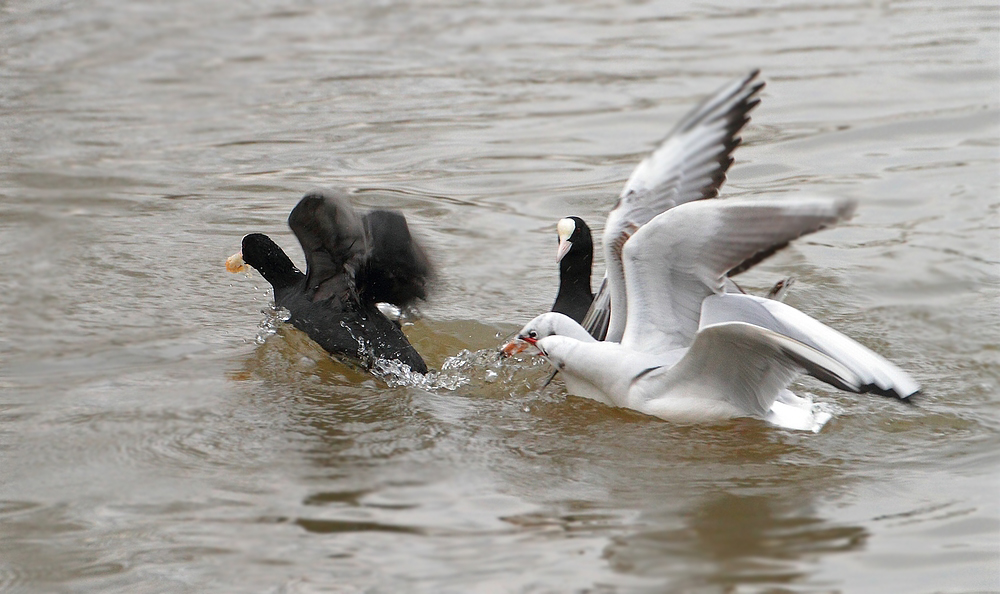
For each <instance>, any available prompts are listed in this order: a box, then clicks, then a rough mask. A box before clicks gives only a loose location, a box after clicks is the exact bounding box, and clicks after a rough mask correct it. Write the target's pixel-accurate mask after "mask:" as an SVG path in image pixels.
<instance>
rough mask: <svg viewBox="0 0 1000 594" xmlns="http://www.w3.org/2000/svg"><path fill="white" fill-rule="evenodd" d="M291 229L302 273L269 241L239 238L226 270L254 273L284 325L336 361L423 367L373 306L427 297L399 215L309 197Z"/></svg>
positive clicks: (419, 255)
mask: <svg viewBox="0 0 1000 594" xmlns="http://www.w3.org/2000/svg"><path fill="white" fill-rule="evenodd" d="M288 222H289V226H290V227H291V228H292V231H293V232H294V233H295V235H296V237H297V238H298V239H299V243H301V245H302V249H303V251H304V252H305V255H306V273H302V272H301V271H300V270H299V269H297V268H296V267H295V265H294V264H293V263H292V261H291V259H289V258H288V256H287V255H286V254H285V253H284V251H282V249H281V248H280V247H278V245H277V244H275V243H274V241H272V240H271V239H270V238H269V237H267V236H266V235H263V234H260V233H252V234H250V235H247V236H246V237H244V238H243V242H242V252H241V253H240V254H236V255H234V256H233V257H232V258H231V260H232V261H233V262H227V267H228V268H230V269H231V270H234V271H235V270H238V269H240V264H241V263H246V264H247V265H249V266H252V267H253V268H254V269H256V270H257V271H258V272H260V273H261V276H263V277H264V279H265V280H267V281H268V282H269V283H270V284H271V286H272V287H273V289H274V304H275V307H279V308H284V309H287V310H288V312H289V314H290V317H289V320H288V321H289V322H290V323H291V324H292V325H293V326H295V327H296V328H298V329H299V330H301V331H303V332H305V333H306V334H308V335H309V337H310V338H311V339H313V340H314V341H315V342H316V343H317V344H319V345H320V346H321V347H323V348H324V349H325V350H326V351H328V352H330V353H331V354H334V355H340V356H346V357H348V358H351V359H353V360H356V361H359V362H360V363H362V364H363V365H364V366H366V367H370V366H371V365H372V364H373V363H374V362H375V361H376V360H379V359H384V360H396V361H399V362H400V363H403V364H405V365H408V366H409V367H410V369H411V370H412V371H416V372H419V373H426V371H427V366H426V364H425V363H424V361H423V359H422V358H421V357H420V355H419V354H418V353H417V351H416V349H414V348H413V346H412V345H411V344H410V343H409V341H408V340H407V338H406V335H405V334H403V332H402V330H401V329H400V327H399V325H398V324H396V323H395V322H393V321H391V320H389V319H388V318H387V317H385V315H383V314H382V312H381V311H379V309H378V307H377V306H376V303H377V302H381V301H385V302H390V303H392V304H394V305H397V306H399V307H405V306H407V305H409V304H410V303H412V302H413V301H414V300H416V299H422V298H424V297H425V296H426V289H425V284H426V280H427V277H428V276H429V274H430V266H429V264H428V262H427V259H426V256H425V255H424V253H423V250H422V249H421V248H420V246H419V245H418V244H416V242H414V241H413V239H412V237H410V235H409V230H408V228H407V226H406V220H405V218H403V216H402V215H401V214H399V213H393V212H389V211H374V212H372V213H368V214H367V215H365V216H364V217H358V216H357V214H356V213H355V212H354V210H353V208H352V207H351V205H350V203H349V202H348V201H347V198H346V197H345V196H344V195H341V194H337V193H332V192H313V193H310V194H307V195H306V196H305V197H304V198H303V199H302V200H301V201H300V202H299V204H298V205H297V206H296V207H295V208H294V209H293V210H292V213H291V214H290V215H289V218H288Z"/></svg>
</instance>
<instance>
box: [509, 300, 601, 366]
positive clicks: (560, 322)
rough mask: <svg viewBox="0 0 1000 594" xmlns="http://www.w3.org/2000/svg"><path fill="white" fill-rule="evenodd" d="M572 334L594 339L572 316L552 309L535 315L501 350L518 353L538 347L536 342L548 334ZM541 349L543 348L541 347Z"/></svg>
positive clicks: (576, 336) (578, 337)
mask: <svg viewBox="0 0 1000 594" xmlns="http://www.w3.org/2000/svg"><path fill="white" fill-rule="evenodd" d="M557 335H558V336H570V337H573V338H576V339H577V340H591V341H592V340H593V338H591V337H590V335H589V334H587V331H586V330H584V329H583V327H582V326H580V325H579V324H577V323H576V322H575V321H573V319H572V318H570V317H569V316H566V315H564V314H561V313H556V312H554V311H550V312H548V313H543V314H542V315H540V316H537V317H535V319H533V320H531V321H530V322H528V323H527V324H525V325H524V327H523V328H521V330H519V331H518V333H517V337H515V338H514V339H513V340H510V341H508V342H507V343H506V344H504V345H503V348H502V349H501V352H502V353H503V354H504V355H507V356H508V357H509V356H510V355H514V354H517V353H522V352H524V351H526V350H527V349H528V347H532V346H533V347H535V348H538V346H537V345H536V343H537V342H538V341H539V340H541V339H543V338H546V337H548V336H557ZM539 350H541V349H539Z"/></svg>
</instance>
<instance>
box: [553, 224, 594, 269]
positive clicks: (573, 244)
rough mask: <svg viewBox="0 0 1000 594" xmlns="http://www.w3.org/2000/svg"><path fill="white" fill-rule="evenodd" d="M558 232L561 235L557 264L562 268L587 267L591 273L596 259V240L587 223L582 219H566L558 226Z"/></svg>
mask: <svg viewBox="0 0 1000 594" xmlns="http://www.w3.org/2000/svg"><path fill="white" fill-rule="evenodd" d="M556 232H557V233H558V234H559V248H558V250H557V251H556V262H559V263H560V265H561V267H562V268H565V267H566V265H567V264H577V265H579V266H583V265H586V267H587V269H588V271H589V269H590V263H591V261H592V260H593V258H594V240H593V238H592V237H591V235H590V227H588V226H587V223H585V222H584V221H583V219H581V218H580V217H566V218H565V219H560V220H559V223H557V224H556Z"/></svg>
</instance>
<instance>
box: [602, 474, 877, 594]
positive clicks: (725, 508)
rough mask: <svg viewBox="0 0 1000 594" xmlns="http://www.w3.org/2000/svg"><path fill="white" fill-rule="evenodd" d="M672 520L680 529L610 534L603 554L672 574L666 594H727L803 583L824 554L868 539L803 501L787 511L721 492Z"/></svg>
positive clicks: (620, 564) (772, 500)
mask: <svg viewBox="0 0 1000 594" xmlns="http://www.w3.org/2000/svg"><path fill="white" fill-rule="evenodd" d="M663 520H664V519H663V518H657V519H656V520H655V521H649V523H650V524H653V525H659V524H662V523H664V522H663ZM677 520H678V521H679V522H680V523H681V524H682V526H681V527H679V528H675V529H668V530H662V529H653V530H640V531H637V532H635V533H633V534H630V535H627V536H623V537H617V538H615V539H614V542H613V544H611V545H610V546H609V547H608V548H607V551H606V557H607V559H608V560H609V561H610V563H611V564H612V566H613V567H615V569H616V570H618V571H622V572H626V573H630V574H631V573H634V574H639V575H642V576H646V577H652V576H658V577H663V578H669V579H668V583H669V584H670V591H677V592H693V591H701V590H705V589H711V590H716V589H719V588H721V590H722V591H727V592H728V591H733V590H734V589H736V590H739V589H740V586H748V585H753V586H758V587H761V586H764V585H767V586H770V587H775V586H782V585H792V584H799V583H802V582H803V581H807V580H808V578H809V575H810V574H811V573H812V572H813V568H812V567H811V565H812V563H813V562H815V560H816V559H818V558H820V556H821V555H825V554H829V553H837V552H846V551H852V550H859V549H862V548H863V547H864V546H865V543H866V541H867V539H868V536H869V533H868V531H867V530H866V529H865V528H864V527H862V526H842V525H837V524H834V523H831V522H829V521H828V520H825V519H823V518H822V517H819V516H818V515H816V514H815V513H813V512H811V511H810V509H809V507H808V505H806V506H795V507H794V508H791V509H789V508H788V506H787V505H786V504H784V503H783V502H782V501H781V499H780V498H779V497H775V495H773V494H769V495H743V494H738V493H734V492H723V493H719V494H716V495H712V496H708V497H706V498H705V501H704V502H703V503H702V504H701V505H699V506H697V507H694V508H692V509H688V510H685V511H683V512H681V513H680V514H679V517H678V518H677ZM647 521H648V519H647ZM641 523H642V520H640V524H641Z"/></svg>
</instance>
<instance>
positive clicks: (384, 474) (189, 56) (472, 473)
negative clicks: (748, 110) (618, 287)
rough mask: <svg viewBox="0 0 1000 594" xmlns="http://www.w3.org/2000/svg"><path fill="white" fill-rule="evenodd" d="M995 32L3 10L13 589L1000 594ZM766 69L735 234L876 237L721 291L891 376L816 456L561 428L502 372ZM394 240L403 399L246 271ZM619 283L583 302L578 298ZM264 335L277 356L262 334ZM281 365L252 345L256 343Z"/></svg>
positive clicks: (599, 418)
mask: <svg viewBox="0 0 1000 594" xmlns="http://www.w3.org/2000/svg"><path fill="white" fill-rule="evenodd" d="M998 25H1000V8H998V6H997V4H996V3H995V2H980V3H976V2H929V1H899V2H897V1H886V0H882V1H871V2H846V1H845V2H826V3H810V2H786V1H782V0H777V1H767V2H755V3H724V2H657V1H641V0H640V1H633V2H625V1H621V2H608V1H595V0H584V1H572V2H570V1H564V2H559V1H548V0H542V1H540V2H519V1H505V2H480V1H475V0H470V1H466V0H451V1H441V0H425V1H418V2H396V1H392V0H389V1H379V2H368V1H353V0H348V1H343V2H337V3H318V2H316V3H314V2H298V3H291V2H285V3H283V2H276V1H270V0H260V1H255V2H221V1H198V2H191V1H189V0H179V1H175V2H121V1H115V0H95V1H93V2H58V1H34V0H23V1H13V2H11V1H6V2H5V1H2V0H0V263H2V270H3V279H4V282H3V287H4V290H3V291H2V292H0V314H2V317H0V320H2V328H3V329H2V331H0V477H2V480H0V591H4V592H7V591H9V592H71V591H72V592H296V593H297V592H362V591H363V592H405V591H413V592H435V593H437V592H463V593H464V592H570V591H580V592H983V591H995V590H998V589H1000V435H998V432H1000V405H998V403H1000V387H998V384H1000V323H998V302H997V299H998V283H997V278H998V275H997V272H998V261H1000V231H998V212H997V211H998V205H1000V167H998V164H1000V59H998V49H1000V33H998ZM757 67H759V68H761V69H762V71H763V76H764V78H765V79H766V80H767V82H768V86H767V88H766V89H765V91H764V93H763V102H762V104H761V105H760V107H759V108H758V109H757V110H756V111H755V112H754V114H753V118H754V119H753V121H752V122H751V124H750V125H749V127H748V128H747V130H746V132H745V134H744V138H745V144H744V146H743V147H741V148H740V149H739V150H738V151H737V153H736V158H737V161H736V164H735V166H734V167H733V169H732V171H731V174H730V179H729V182H728V183H727V185H726V187H725V189H724V195H728V196H750V197H752V196H762V195H771V194H775V193H781V192H786V191H789V190H799V189H801V190H807V191H815V192H821V193H827V194H834V195H846V196H851V197H854V198H856V199H857V200H858V201H859V203H860V205H859V208H858V214H857V215H856V216H855V218H854V219H853V220H852V221H850V222H849V223H847V224H844V225H842V226H841V227H839V228H837V229H834V230H830V231H825V232H823V233H820V234H817V235H813V236H811V237H809V238H807V239H805V240H802V241H798V242H796V243H795V244H794V245H793V246H792V247H791V248H790V249H788V250H786V251H784V252H782V253H781V254H779V255H778V256H776V257H775V258H772V259H771V260H769V261H768V262H766V263H765V264H764V265H762V266H760V267H759V268H758V269H756V270H754V271H751V272H750V273H747V274H745V275H743V277H741V279H742V281H743V283H744V284H745V285H746V286H748V287H749V288H750V289H752V290H763V289H765V288H766V287H768V286H769V284H770V283H771V282H772V281H773V280H774V279H775V278H778V277H780V276H784V275H788V274H792V275H795V276H796V277H797V279H798V283H797V284H796V285H795V286H794V287H793V289H792V292H791V294H790V296H789V298H788V301H789V303H791V304H793V305H795V306H797V307H799V308H801V309H803V310H804V311H806V312H808V313H810V314H811V315H813V316H816V317H818V318H820V319H821V320H823V321H825V322H827V323H829V324H830V325H832V326H834V327H836V328H838V329H840V330H842V331H844V332H846V333H847V334H849V335H851V336H853V337H855V338H856V339H858V340H859V341H861V342H863V343H865V344H867V345H869V346H871V347H872V348H874V349H876V350H878V351H879V352H881V353H883V354H884V355H886V356H887V357H889V358H890V359H892V360H894V361H896V362H897V363H899V364H900V365H901V366H902V367H904V368H905V369H907V370H909V371H910V372H911V373H912V374H913V375H914V376H915V377H916V378H917V379H918V380H919V381H920V382H921V383H922V384H923V385H924V387H925V391H924V394H923V395H922V396H921V397H919V399H917V401H916V403H915V405H912V406H907V405H904V404H901V403H899V402H895V401H891V400H888V399H883V398H872V397H859V396H855V395H850V394H845V393H840V392H836V391H833V390H831V389H827V388H826V387H825V386H823V385H820V384H818V383H815V382H802V383H800V384H798V385H797V387H796V390H797V391H798V392H800V393H809V394H812V395H813V396H814V397H815V398H816V399H817V400H819V401H821V402H824V403H827V404H828V405H829V406H831V407H833V408H835V410H836V411H837V412H836V417H835V419H834V420H833V421H832V422H831V423H830V424H829V425H827V427H825V428H824V429H823V431H822V432H820V433H819V434H815V435H814V434H802V433H795V432H788V431H783V430H779V429H775V428H773V427H770V426H767V425H764V424H763V423H760V422H757V421H752V420H739V421H733V422H730V423H725V424H720V425H706V426H685V425H678V424H673V423H667V422H663V421H659V420H656V419H650V418H647V417H643V416H640V415H637V414H632V413H629V412H625V411H621V410H614V409H610V408H607V407H605V406H602V405H599V404H597V403H593V402H590V401H586V400H581V399H578V398H573V397H567V396H566V394H565V389H564V388H563V386H562V384H561V383H560V382H559V381H558V380H557V381H556V382H554V383H553V384H552V385H551V386H550V387H548V388H545V389H542V388H541V387H540V386H541V384H542V382H543V381H544V379H545V377H546V376H547V370H546V368H545V365H544V364H542V363H539V362H532V361H531V360H525V361H522V362H505V363H501V362H499V361H498V360H497V359H496V358H495V354H494V352H495V351H494V349H495V348H496V347H497V346H498V344H499V343H500V338H498V336H501V337H502V336H503V335H506V334H508V333H510V332H512V331H513V330H515V329H516V328H518V327H519V326H520V325H521V324H523V323H524V322H525V321H527V320H528V319H530V318H531V317H533V316H534V315H535V314H537V313H539V312H541V311H544V310H546V309H547V308H548V307H549V306H550V305H551V302H552V299H553V298H554V295H555V288H556V266H555V263H554V261H553V260H554V252H555V243H556V239H555V232H554V228H555V221H556V220H557V219H558V218H559V217H561V216H565V215H568V214H577V215H580V216H582V217H584V218H586V219H587V220H589V221H591V222H593V223H594V226H595V227H600V226H601V224H602V223H603V220H604V217H605V215H606V213H607V211H608V210H609V209H610V208H611V206H612V204H613V203H614V201H615V198H616V196H617V193H618V191H619V189H620V188H621V185H622V183H623V181H624V180H625V178H627V176H628V174H629V172H630V171H631V169H632V167H633V166H634V165H635V164H636V163H637V162H638V160H639V159H640V158H641V157H642V156H643V154H645V153H646V152H647V151H648V150H650V149H651V148H652V147H653V146H654V145H655V143H656V141H657V140H659V139H660V138H661V137H662V136H663V135H664V134H665V133H666V132H667V131H668V130H669V129H670V127H671V126H672V124H673V122H675V121H676V119H677V118H678V117H680V116H681V115H682V114H683V113H684V112H685V111H686V110H687V109H689V108H690V107H691V106H692V105H693V104H694V103H695V102H697V101H698V100H699V99H700V98H702V97H703V96H704V95H705V94H707V93H709V92H711V91H713V90H714V89H716V88H717V87H718V86H720V85H722V84H723V83H724V82H726V81H728V80H730V79H732V78H735V77H737V76H740V75H742V74H744V73H746V72H747V71H749V70H750V69H752V68H757ZM317 186H319V187H344V188H350V189H351V190H352V191H353V192H354V198H355V200H356V202H357V204H358V205H360V206H362V207H375V206H378V207H389V208H394V209H398V210H400V211H402V212H404V213H405V214H406V216H407V218H408V219H409V221H410V223H411V225H412V227H413V228H414V229H415V232H416V233H418V234H419V235H420V237H421V238H422V239H423V241H424V242H425V244H426V246H427V248H428V250H429V251H430V252H431V253H432V255H433V259H434V261H435V264H436V266H437V270H438V278H437V281H436V286H435V290H434V292H433V295H432V297H431V299H430V300H429V301H428V302H427V303H426V304H425V305H424V306H423V307H422V309H421V316H420V317H419V319H417V320H416V321H415V322H414V323H413V325H412V326H409V327H408V328H407V332H408V333H409V335H410V337H411V339H412V341H413V342H414V344H415V345H416V347H417V349H418V350H419V351H420V352H421V353H423V354H424V356H425V358H426V359H427V360H428V363H429V364H430V365H431V366H432V367H434V368H435V369H438V370H439V371H437V372H436V373H435V374H433V375H432V376H431V377H429V378H428V379H426V380H424V381H423V382H420V383H416V384H414V383H406V382H398V381H395V380H393V379H392V378H391V377H388V378H384V379H376V378H373V377H372V376H370V375H365V374H361V373H359V372H357V371H355V370H352V369H350V368H348V367H345V366H343V365H341V364H339V363H336V362H334V361H332V360H330V359H329V358H328V357H327V356H326V355H325V353H323V352H322V351H320V350H319V349H318V347H316V346H315V345H314V344H312V343H310V342H309V341H308V339H306V338H304V337H303V335H301V334H300V333H298V332H297V331H294V330H291V329H289V328H286V327H281V326H280V325H279V326H278V327H277V328H276V329H274V328H268V326H269V325H272V324H273V322H274V320H273V318H269V315H270V314H269V313H268V312H269V310H270V295H269V293H268V292H267V291H265V286H266V283H265V282H264V281H263V280H262V279H261V278H260V277H259V276H239V275H237V276H233V275H228V274H227V273H226V272H225V270H224V268H223V260H224V259H225V257H226V256H228V255H229V254H231V253H232V252H234V251H235V250H236V249H237V248H238V245H239V241H240V238H241V237H242V235H243V234H245V233H247V232H250V231H261V232H265V233H268V234H270V235H272V236H273V237H275V238H276V240H277V241H278V242H279V243H280V244H282V245H283V246H284V247H285V248H286V249H287V250H288V251H289V253H290V254H292V256H293V258H294V259H296V260H297V261H300V262H301V254H300V252H299V249H298V246H297V244H296V242H295V240H294V237H293V236H292V235H291V233H290V232H289V231H288V229H287V227H286V226H285V222H284V221H285V218H286V216H287V214H288V211H289V210H290V209H291V207H292V206H293V205H294V204H295V203H296V201H297V200H298V198H299V197H300V196H301V195H302V194H303V193H304V192H305V191H307V190H308V189H310V188H313V187H317ZM598 270H600V268H598ZM275 330H276V331H275ZM258 336H261V337H262V338H265V337H266V339H265V340H262V341H261V342H260V343H258V342H257V340H256V338H257V337H258Z"/></svg>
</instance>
